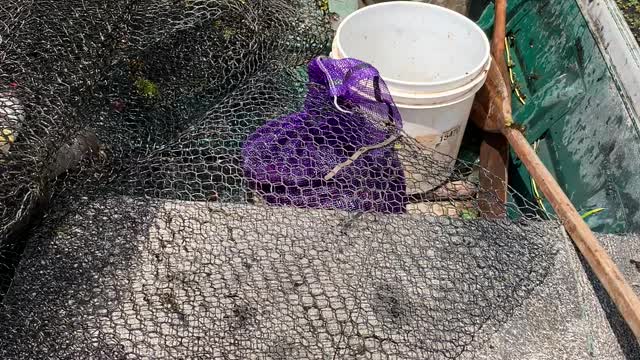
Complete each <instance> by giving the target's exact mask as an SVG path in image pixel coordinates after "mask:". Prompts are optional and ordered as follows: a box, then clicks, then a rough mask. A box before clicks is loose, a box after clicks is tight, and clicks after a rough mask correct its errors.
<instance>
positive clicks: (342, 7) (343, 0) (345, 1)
mask: <svg viewBox="0 0 640 360" xmlns="http://www.w3.org/2000/svg"><path fill="white" fill-rule="evenodd" d="M329 9H330V10H331V12H334V13H336V14H338V16H340V18H344V17H346V16H347V15H349V14H351V13H352V12H354V11H356V10H357V9H358V0H329Z"/></svg>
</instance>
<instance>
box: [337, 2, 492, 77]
mask: <svg viewBox="0 0 640 360" xmlns="http://www.w3.org/2000/svg"><path fill="white" fill-rule="evenodd" d="M397 5H400V6H413V7H421V8H423V9H424V8H431V9H437V11H442V12H444V13H449V14H450V15H452V16H455V17H458V18H460V19H461V20H462V21H464V22H467V23H468V24H470V25H471V27H472V28H475V29H476V30H477V31H478V32H479V33H480V34H482V42H483V43H484V45H485V52H484V56H483V58H482V62H480V63H479V64H478V65H476V66H475V67H474V68H473V69H472V70H471V71H469V73H468V74H472V73H476V74H477V73H480V72H482V69H483V67H484V66H486V64H487V62H489V61H491V44H490V42H489V38H488V37H487V34H485V32H484V31H483V30H482V28H480V26H478V24H476V23H475V22H473V21H472V20H471V19H469V18H468V17H466V16H464V15H462V14H460V13H457V12H455V11H453V10H451V9H448V8H446V7H443V6H439V5H435V4H428V3H422V2H413V1H392V2H384V3H380V4H374V5H368V6H365V7H363V8H361V9H358V10H356V11H354V12H352V13H351V14H349V15H348V16H347V17H345V18H344V19H343V20H342V21H341V22H340V25H338V29H337V30H336V33H335V38H334V42H335V45H336V48H337V50H338V51H339V56H340V57H343V58H348V57H349V55H348V54H346V53H345V51H344V49H343V47H342V44H341V43H340V41H339V38H340V36H339V35H340V33H341V31H342V30H343V28H344V26H345V24H346V23H348V22H349V20H351V19H352V18H353V17H355V16H358V15H360V14H362V13H364V12H366V11H370V9H375V8H379V7H380V8H381V7H385V6H397ZM468 74H466V75H460V76H458V77H455V78H450V79H446V80H442V81H431V82H414V81H404V80H398V79H393V78H387V77H385V82H387V84H389V83H392V84H398V85H407V86H434V87H435V86H443V85H447V84H451V83H456V82H460V81H463V80H464V79H465V78H467V77H468V76H469V75H468ZM474 79H475V77H474ZM471 81H473V80H471Z"/></svg>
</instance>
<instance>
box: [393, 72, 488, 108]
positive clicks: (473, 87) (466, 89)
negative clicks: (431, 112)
mask: <svg viewBox="0 0 640 360" xmlns="http://www.w3.org/2000/svg"><path fill="white" fill-rule="evenodd" d="M490 67H491V62H489V63H488V64H487V65H486V66H485V68H484V69H483V70H482V72H480V73H479V74H478V76H476V77H475V78H474V79H473V80H471V81H469V82H468V83H466V84H464V85H462V86H459V87H456V88H452V89H450V90H445V91H434V92H431V93H426V92H425V94H424V95H417V94H416V93H417V92H411V91H406V90H404V89H397V88H395V87H393V86H391V85H387V88H388V89H389V93H390V94H391V95H392V96H393V98H394V101H396V100H395V99H396V98H399V99H405V98H410V99H416V100H424V101H437V100H438V99H442V98H449V99H450V100H449V101H448V102H447V103H449V102H452V101H455V100H457V99H461V98H464V97H466V95H467V94H468V93H470V92H472V93H474V94H475V93H477V92H478V91H479V90H480V88H482V86H484V84H485V82H486V80H487V76H488V74H489V69H490ZM383 80H385V82H386V81H387V80H386V79H385V78H383ZM425 105H426V104H425Z"/></svg>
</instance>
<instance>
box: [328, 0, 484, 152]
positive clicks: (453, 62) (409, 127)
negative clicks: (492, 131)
mask: <svg viewBox="0 0 640 360" xmlns="http://www.w3.org/2000/svg"><path fill="white" fill-rule="evenodd" d="M331 57H333V58H335V59H342V58H356V59H359V60H362V61H365V62H367V63H370V64H372V65H373V66H375V67H376V68H377V69H378V71H380V74H381V76H382V78H383V79H384V80H385V83H386V84H387V87H388V88H389V91H390V93H391V96H392V97H393V99H394V101H395V102H396V105H397V106H398V109H399V110H400V114H401V115H402V119H403V123H404V130H405V131H406V132H407V134H409V135H410V136H412V137H414V138H416V140H418V142H420V143H421V144H423V145H424V146H426V147H429V148H432V149H434V150H436V151H438V152H440V153H442V154H443V155H445V156H443V158H447V157H450V158H453V159H455V158H456V157H457V156H458V152H459V150H460V144H461V142H462V137H463V135H464V130H465V128H466V125H467V120H468V118H469V113H470V112H471V105H472V104H473V99H474V97H475V94H476V93H477V91H478V90H480V88H481V87H482V85H484V82H485V80H486V77H487V73H488V72H489V67H490V65H491V56H490V47H489V39H488V38H487V36H486V35H485V33H484V32H483V31H482V29H480V27H478V26H477V25H476V24H475V23H474V22H473V21H471V20H469V19H468V18H466V17H464V16H463V15H460V14H459V13H457V12H454V11H452V10H449V9H446V8H443V7H440V6H437V5H431V4H424V3H417V2H411V1H394V2H388V3H382V4H377V5H371V6H367V7H364V8H362V9H360V10H358V11H356V12H354V13H352V14H351V15H349V16H347V17H346V18H345V19H344V20H343V21H342V23H341V24H340V26H339V27H338V30H337V32H336V37H335V38H334V42H333V49H332V53H331ZM450 158H449V160H448V161H449V162H450V163H451V164H452V163H453V162H452V161H451V160H450Z"/></svg>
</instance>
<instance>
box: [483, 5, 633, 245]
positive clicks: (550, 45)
mask: <svg viewBox="0 0 640 360" xmlns="http://www.w3.org/2000/svg"><path fill="white" fill-rule="evenodd" d="M585 2H586V1H585ZM481 3H482V1H476V3H475V4H474V8H475V10H476V11H477V10H478V9H479V8H483V6H482V5H484V4H481ZM589 3H591V1H589ZM602 3H603V4H604V3H606V1H604V2H602ZM596 5H598V4H596ZM611 10H612V9H608V10H606V11H611ZM605 14H607V15H608V13H606V12H605ZM508 15H509V22H508V33H509V34H510V35H511V37H510V38H511V47H510V50H511V51H510V52H511V55H512V57H513V63H514V71H515V75H516V84H517V86H518V87H519V88H520V89H521V91H522V92H523V93H524V94H525V96H526V100H525V102H526V103H525V104H522V103H521V101H520V99H518V98H517V97H516V96H514V97H513V104H514V119H515V121H516V122H518V123H519V124H521V125H523V126H524V128H525V135H526V137H527V139H528V140H529V141H530V142H531V143H532V144H534V143H536V144H537V149H538V154H539V156H540V158H541V159H542V160H543V162H544V163H545V165H546V166H547V167H548V169H549V170H550V171H551V172H552V173H553V174H554V176H555V177H556V179H557V180H558V182H559V183H560V185H561V186H562V187H563V189H564V190H565V192H566V193H567V195H568V196H569V198H570V199H571V200H572V202H573V203H574V205H575V206H576V208H578V210H579V211H581V212H582V213H583V214H585V219H586V221H587V222H588V224H589V225H590V226H591V227H592V229H594V230H596V231H599V232H606V233H624V232H640V171H639V169H640V127H639V124H640V122H639V120H638V115H637V113H636V112H635V109H636V107H637V106H638V105H639V104H638V103H636V102H634V101H635V98H633V97H634V96H636V95H637V92H640V89H639V88H638V86H636V85H637V84H635V83H633V81H632V79H631V80H630V79H628V78H624V77H621V76H620V74H624V72H625V71H628V70H629V69H625V68H622V67H618V68H616V64H615V61H616V59H613V60H612V58H613V57H617V58H618V59H620V58H621V57H623V58H622V59H623V60H624V57H627V58H630V57H633V56H630V55H629V54H631V55H634V54H635V53H634V51H637V43H635V42H629V43H628V44H626V46H627V47H628V49H624V46H622V47H621V48H615V49H614V48H613V47H610V45H611V44H608V43H605V44H602V39H603V38H606V37H607V34H603V33H604V32H605V30H606V29H604V28H603V27H600V28H598V27H596V28H595V29H593V26H592V24H590V22H595V23H598V22H599V19H594V18H590V17H589V14H588V13H585V6H584V5H582V4H581V1H554V0H510V1H509V9H508ZM492 22H493V5H489V6H484V13H483V14H482V15H481V17H480V19H479V20H478V23H479V24H480V25H481V26H482V27H483V28H484V29H486V31H487V32H490V31H491V27H492ZM601 26H602V25H601ZM594 30H595V31H594ZM609 30H611V29H609ZM627 30H628V29H627ZM612 31H613V36H616V35H618V34H617V33H616V31H618V30H617V29H613V30H612ZM603 45H604V46H603ZM619 47H620V46H619ZM621 51H622V52H623V53H620V52H621ZM613 52H616V53H615V54H614V53H613ZM624 52H626V53H624ZM635 60H638V59H635ZM628 61H633V59H628ZM637 63H640V61H638V62H636V63H629V64H628V66H629V67H633V66H635V65H637ZM634 91H635V92H634ZM512 159H514V160H513V162H512V164H511V169H510V183H511V185H512V186H513V187H515V188H516V190H518V191H520V192H521V193H524V194H527V195H528V197H529V198H530V199H531V200H534V201H536V195H535V191H534V186H533V183H532V181H531V178H530V176H529V173H528V172H527V170H526V168H525V167H524V166H523V164H522V163H520V162H519V161H518V160H517V159H516V158H515V156H512ZM541 201H542V202H543V204H544V208H545V209H546V211H548V212H552V209H551V206H550V205H549V204H548V203H547V202H546V200H544V199H541ZM594 210H595V211H594Z"/></svg>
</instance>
